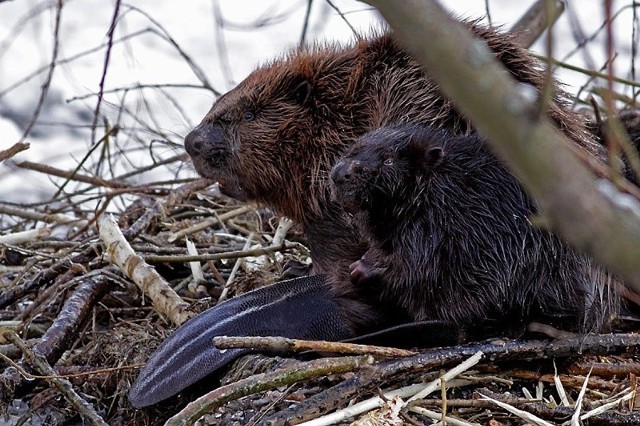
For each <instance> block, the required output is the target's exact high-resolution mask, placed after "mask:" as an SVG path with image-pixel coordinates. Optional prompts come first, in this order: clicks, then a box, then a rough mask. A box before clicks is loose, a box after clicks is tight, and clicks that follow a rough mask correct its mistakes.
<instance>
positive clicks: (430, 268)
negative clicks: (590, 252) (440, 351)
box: [332, 125, 613, 334]
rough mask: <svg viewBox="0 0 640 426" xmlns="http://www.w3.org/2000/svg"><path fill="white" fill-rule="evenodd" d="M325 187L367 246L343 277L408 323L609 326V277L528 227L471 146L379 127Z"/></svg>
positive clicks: (413, 130)
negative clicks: (401, 314)
mask: <svg viewBox="0 0 640 426" xmlns="http://www.w3.org/2000/svg"><path fill="white" fill-rule="evenodd" d="M332 178H333V179H334V186H333V194H334V198H335V199H336V200H337V201H338V202H339V203H340V204H341V205H345V206H347V210H349V211H350V212H352V215H353V216H352V217H353V220H352V222H353V223H354V224H355V225H356V227H357V228H358V229H359V230H360V232H361V234H362V235H364V236H366V238H367V240H368V241H369V244H370V248H369V249H368V251H367V252H366V253H365V254H364V256H363V258H361V259H360V260H359V261H358V262H356V263H355V264H354V265H353V268H352V269H353V270H354V273H355V274H352V278H354V279H355V281H357V282H356V284H357V285H358V286H360V287H361V288H363V289H364V290H363V291H366V289H368V291H370V292H377V297H378V298H379V299H380V300H383V301H385V303H389V302H390V301H393V303H395V304H396V305H397V306H399V307H402V308H403V309H405V310H406V313H407V315H408V316H409V317H410V318H411V319H412V320H415V321H422V320H446V321H451V322H453V323H455V324H457V325H459V326H461V327H462V328H466V327H470V326H478V325H480V324H491V323H494V324H502V325H503V330H502V333H505V332H506V333H507V334H508V332H509V331H511V332H515V333H517V332H518V331H520V332H521V331H522V329H523V328H524V326H525V325H526V324H527V323H528V322H529V321H540V322H546V323H552V324H554V325H558V326H561V327H563V328H568V329H573V330H576V329H577V330H580V331H590V330H600V329H601V328H602V327H603V325H604V324H605V323H606V321H607V320H608V314H609V313H610V312H609V307H610V304H611V303H612V302H613V301H612V300H611V296H610V295H609V294H607V292H606V291H605V289H606V288H607V281H608V280H609V279H610V277H609V275H608V274H607V273H606V272H605V271H604V270H603V269H602V268H600V267H598V266H596V265H595V264H594V263H593V262H592V261H591V260H590V259H589V257H587V256H586V255H583V254H580V253H578V252H576V251H575V250H573V249H571V248H570V247H569V246H568V245H567V244H565V243H563V242H562V241H561V240H560V239H559V238H557V237H556V236H554V235H553V234H552V233H550V232H547V231H545V230H542V229H540V228H537V227H535V226H533V225H532V224H531V221H530V218H531V217H532V216H535V214H536V213H537V208H536V205H535V203H534V202H533V200H532V199H531V198H530V197H529V196H528V195H527V193H526V192H525V191H524V189H523V188H522V187H521V185H520V184H519V183H518V181H517V180H516V179H515V178H514V177H513V176H512V175H511V173H510V172H509V171H508V170H507V169H506V167H505V166H504V165H503V164H502V163H501V162H500V161H499V160H498V159H496V157H495V156H494V155H493V154H492V152H491V151H490V150H489V148H488V146H487V144H486V143H484V142H483V141H482V140H481V139H480V138H479V137H477V136H456V135H454V134H452V133H450V132H444V131H439V130H436V129H433V128H429V127H425V126H411V125H409V126H398V127H389V128H382V129H379V130H376V131H374V132H371V133H369V134H367V135H365V136H364V137H362V138H361V139H360V140H359V141H358V142H357V143H356V144H355V145H354V146H353V147H351V148H350V149H349V150H348V151H347V153H346V154H345V156H344V157H343V158H342V159H341V161H340V162H339V163H338V164H337V165H336V166H335V167H334V170H333V172H332ZM372 271H373V272H372ZM363 276H364V278H363ZM358 281H359V282H358ZM510 328H512V330H509V329H510ZM518 329H519V330H518Z"/></svg>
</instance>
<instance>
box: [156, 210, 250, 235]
mask: <svg viewBox="0 0 640 426" xmlns="http://www.w3.org/2000/svg"><path fill="white" fill-rule="evenodd" d="M251 210H252V209H251V208H250V207H248V206H242V207H238V208H237V209H234V210H231V211H229V212H226V213H223V214H221V215H220V216H218V217H216V218H213V219H210V220H206V221H204V222H200V223H198V224H197V225H194V226H191V227H189V228H185V229H182V230H180V231H178V232H175V233H173V234H171V235H169V238H167V240H168V241H169V242H170V243H172V242H174V241H176V240H177V239H179V238H182V237H186V236H187V235H191V234H193V233H196V232H198V231H202V230H203V229H207V228H209V227H211V226H213V225H216V224H218V223H221V222H223V221H225V220H227V219H231V218H234V217H236V216H240V215H242V214H245V213H249V212H250V211H251Z"/></svg>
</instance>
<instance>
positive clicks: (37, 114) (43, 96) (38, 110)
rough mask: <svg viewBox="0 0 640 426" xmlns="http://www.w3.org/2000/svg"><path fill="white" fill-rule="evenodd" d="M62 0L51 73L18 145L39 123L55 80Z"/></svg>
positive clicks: (59, 8) (59, 5) (55, 33)
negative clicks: (52, 82)
mask: <svg viewBox="0 0 640 426" xmlns="http://www.w3.org/2000/svg"><path fill="white" fill-rule="evenodd" d="M62 5H63V2H62V0H56V18H55V26H54V28H53V51H52V54H51V62H49V72H48V73H47V77H46V78H45V81H44V83H43V84H42V90H41V91H40V98H39V99H38V104H37V105H36V109H35V111H34V112H33V116H32V117H31V120H29V124H27V127H26V128H25V129H24V132H23V133H22V137H21V138H20V141H19V142H18V143H22V142H24V140H25V139H26V138H27V137H29V134H31V130H32V129H33V126H35V125H36V122H37V121H38V117H40V113H41V112H42V107H43V106H44V100H45V99H46V98H47V94H48V93H49V87H50V86H51V80H52V79H53V71H54V70H55V69H56V61H57V59H58V51H59V48H60V46H59V44H60V37H59V35H60V17H61V15H62Z"/></svg>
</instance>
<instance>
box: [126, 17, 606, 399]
mask: <svg viewBox="0 0 640 426" xmlns="http://www.w3.org/2000/svg"><path fill="white" fill-rule="evenodd" d="M468 26H469V29H470V30H471V31H472V32H473V33H474V34H475V35H476V36H478V37H481V38H483V39H484V40H485V41H486V43H487V44H488V46H489V47H490V48H491V49H492V51H493V52H495V55H496V57H497V58H498V59H499V60H500V61H501V62H502V63H503V64H504V66H505V67H506V68H507V69H508V70H509V72H510V73H511V75H512V76H513V77H514V78H515V79H517V80H518V81H520V82H522V83H526V84H529V85H531V86H532V87H534V88H535V89H536V90H538V91H539V90H540V89H541V87H542V86H543V82H544V81H545V74H544V72H543V70H542V68H541V65H540V63H539V61H537V60H536V59H535V58H533V57H532V56H531V55H530V54H529V53H528V51H527V50H525V49H523V48H522V47H520V46H519V45H518V44H516V43H515V42H513V41H512V37H511V36H509V35H505V34H500V33H499V32H497V31H495V30H493V29H490V28H484V27H481V26H479V25H476V24H474V23H469V24H468ZM567 105H568V102H567V101H566V99H565V94H564V93H563V92H562V91H561V90H559V89H558V88H555V92H554V97H553V99H552V100H551V102H549V105H548V110H547V113H548V115H549V117H550V118H551V119H552V121H553V122H555V123H556V125H557V126H558V128H560V129H561V130H562V131H563V132H564V133H565V134H566V135H567V136H568V137H569V138H570V139H571V140H573V141H574V142H575V143H576V145H577V146H579V147H581V148H582V149H583V150H585V151H586V152H588V153H590V154H592V155H599V153H600V151H601V150H602V147H601V146H600V145H599V144H597V143H596V142H594V140H593V137H592V136H591V135H590V134H589V133H588V132H586V131H585V129H584V128H583V125H582V122H581V119H580V117H579V116H578V115H576V114H574V113H572V112H571V111H570V110H569V109H568V106H567ZM403 123H420V124H424V125H430V126H433V127H437V128H446V129H448V130H449V131H450V132H452V133H455V134H469V133H471V132H472V127H471V125H470V124H469V123H468V122H467V121H466V120H465V119H464V117H462V116H461V115H460V114H459V113H458V112H457V111H456V110H455V109H454V106H453V104H452V102H451V101H450V100H449V99H446V98H444V97H443V96H442V94H441V93H440V91H439V89H438V86H437V85H436V83H435V82H434V81H433V80H432V79H431V78H430V77H429V76H428V75H426V74H425V73H424V71H423V70H422V67H421V66H420V64H419V63H418V62H417V61H415V60H414V59H413V58H412V57H411V56H410V55H409V54H408V53H407V52H405V51H404V50H403V49H402V48H401V47H400V46H399V45H398V43H396V41H395V40H394V39H393V36H392V34H390V33H383V34H380V35H375V36H372V37H368V38H361V39H359V40H358V41H357V42H356V43H355V44H353V45H349V46H343V47H341V46H338V45H330V46H315V47H310V48H301V49H299V50H296V51H294V52H292V53H290V54H288V55H286V56H284V57H282V58H280V59H278V60H275V61H274V62H272V63H270V64H267V65H264V66H262V67H260V68H258V69H257V70H255V71H254V72H253V73H251V74H250V75H249V76H248V77H247V78H246V79H245V80H244V81H242V82H241V83H240V84H239V85H238V86H237V87H236V88H235V89H233V90H231V91H230V92H228V93H227V94H225V95H223V96H221V97H220V98H219V99H218V100H217V101H216V102H215V104H214V105H213V107H212V108H211V110H210V111H209V113H208V114H207V115H206V116H205V118H204V119H203V121H202V123H201V124H200V125H199V126H198V127H197V128H195V129H194V130H193V131H192V132H191V133H189V135H187V137H186V138H185V148H186V149H187V152H188V153H189V154H190V156H191V158H192V159H193V163H194V165H195V167H196V170H197V171H198V172H199V173H200V174H201V175H203V176H204V177H208V178H211V179H214V180H217V181H219V182H220V184H221V189H222V191H223V192H225V193H226V194H228V195H230V196H232V197H235V198H237V199H241V200H247V201H253V202H256V203H259V204H261V205H265V206H268V207H270V208H272V209H273V210H274V211H276V212H277V213H279V214H283V215H286V216H289V217H290V218H292V219H294V220H296V221H298V222H299V223H300V224H301V225H302V226H303V229H304V232H305V235H306V237H307V241H308V245H309V248H310V250H311V256H312V259H313V268H314V272H315V273H318V274H326V277H325V278H322V279H317V278H315V279H314V280H315V282H316V284H314V285H318V284H317V283H318V282H322V285H323V286H325V285H326V289H324V288H323V290H322V291H313V292H311V291H310V292H308V294H309V297H307V298H306V299H305V298H304V295H301V294H298V293H296V298H295V300H296V302H293V301H292V302H290V304H289V306H288V307H286V306H285V307H283V306H282V300H283V298H284V299H286V297H287V296H286V295H287V294H289V293H290V289H289V288H288V287H287V288H286V289H285V288H282V287H279V285H277V284H276V285H275V286H272V287H267V288H265V289H264V290H259V294H257V295H253V296H251V297H247V298H244V297H241V299H240V300H237V301H234V300H233V299H232V300H230V301H229V302H227V304H228V303H231V304H232V306H231V307H230V306H229V305H227V306H225V307H224V308H222V306H224V304H223V305H221V307H220V308H219V307H214V308H212V309H210V310H208V311H205V312H204V313H202V314H200V318H199V320H198V321H190V322H187V323H186V324H185V325H184V326H182V327H181V328H180V329H178V330H177V331H176V332H175V333H174V334H173V335H172V336H171V337H170V338H169V339H167V341H165V343H164V344H163V345H162V346H161V347H160V348H159V349H158V350H157V351H156V352H155V353H154V354H153V355H152V357H151V359H150V360H149V362H148V363H147V365H146V366H145V368H144V369H143V370H142V371H141V373H140V376H139V377H138V379H137V380H136V383H135V384H134V387H133V388H132V390H131V392H130V394H129V398H130V400H131V401H132V403H134V405H136V406H144V405H150V404H153V403H155V402H157V401H158V400H161V399H163V398H166V397H167V396H169V395H171V394H172V393H177V392H178V391H180V390H181V389H183V388H184V387H186V386H187V385H189V384H191V383H193V382H195V381H197V380H199V379H201V378H203V377H204V376H206V374H207V373H209V372H212V371H215V370H216V369H217V368H219V367H220V366H222V365H224V364H225V363H226V362H228V361H229V359H230V358H232V357H230V356H229V354H230V353H231V352H229V351H227V352H225V353H224V354H222V353H221V352H220V351H217V350H215V349H214V348H212V347H211V345H210V341H211V337H213V336H215V335H216V333H219V332H224V333H229V330H232V331H233V332H235V333H236V334H244V335H250V334H254V335H255V334H261V335H274V334H279V335H283V334H284V335H289V337H296V336H292V335H291V334H292V329H291V328H290V327H289V325H287V324H286V323H282V322H280V320H279V319H278V320H276V319H274V318H280V317H281V315H279V314H280V313H281V312H280V311H281V310H283V309H289V310H292V312H296V313H298V312H299V313H300V321H299V322H300V324H304V325H306V326H307V327H308V328H309V330H307V332H305V333H303V334H305V335H313V336H315V337H316V338H327V339H328V338H331V339H340V338H349V337H353V336H358V335H361V334H363V333H368V332H372V331H376V330H377V329H379V328H381V327H386V326H393V325H396V324H401V323H403V322H406V321H410V320H411V318H410V316H409V315H407V314H406V309H403V307H398V306H397V305H396V304H394V303H386V302H385V301H381V300H380V298H378V297H376V296H375V295H372V294H371V292H368V291H363V288H361V287H362V286H356V285H353V284H352V283H351V280H350V278H349V273H350V271H349V265H350V264H351V263H353V262H355V261H357V260H358V259H360V257H361V256H362V255H363V254H364V253H365V251H366V250H367V244H366V241H365V240H364V239H363V238H361V237H360V236H359V234H358V231H357V230H356V229H355V228H354V227H353V226H352V225H351V224H350V222H349V218H348V216H347V215H345V213H344V211H343V210H342V209H341V208H340V206H338V205H337V204H336V203H335V202H332V201H331V200H330V191H329V179H328V177H329V171H330V170H331V168H332V167H333V165H334V163H335V162H336V160H337V159H338V158H339V156H340V155H341V154H342V152H344V150H345V149H346V148H348V147H349V146H351V145H353V143H354V142H355V141H356V140H357V139H358V138H359V137H360V136H362V135H363V134H365V133H367V132H369V131H371V130H374V129H377V128H380V127H382V126H388V125H393V124H403ZM309 279H312V277H309ZM311 287H313V286H311ZM365 287H366V286H365ZM320 299H322V300H320ZM257 300H260V301H261V302H260V303H263V305H262V306H254V305H252V304H254V303H256V302H255V301H257ZM301 301H304V302H305V303H307V304H308V305H309V306H312V305H314V304H316V303H318V304H320V303H322V304H324V305H326V306H330V307H333V309H336V310H337V311H338V312H336V315H327V316H326V317H323V318H318V317H317V316H316V315H315V314H316V313H317V312H318V310H317V309H307V308H306V307H305V306H304V305H303V304H300V303H301ZM468 302H469V303H473V300H469V301H468ZM294 303H296V304H297V305H295V306H294ZM247 306H249V307H251V306H253V309H249V308H247V310H246V311H245V313H243V314H242V315H243V316H242V318H244V320H243V321H239V320H238V319H237V317H236V316H234V317H231V318H226V319H224V321H222V322H223V323H224V327H223V328H219V326H218V325H217V324H218V322H220V321H221V320H223V318H221V317H222V316H223V314H222V313H223V312H226V311H230V312H239V311H240V310H241V309H240V308H241V307H247ZM469 309H471V308H469ZM234 315H240V314H234ZM247 316H249V317H250V318H249V320H246V319H247ZM337 317H341V318H342V321H343V322H344V323H343V324H337V323H336V322H335V321H334V320H335V318H337ZM327 318H328V319H327ZM206 323H208V324H211V326H210V327H209V328H208V329H206V328H204V327H203V324H206ZM247 324H253V325H252V326H251V329H247V328H246V327H247ZM345 325H346V326H347V327H346V328H347V329H348V330H349V331H348V332H345V327H344V326H345ZM311 331H312V332H311ZM296 333H300V330H298V331H296ZM421 335H430V333H421ZM434 335H437V332H436V333H435V334H434ZM451 336H452V338H453V339H454V340H455V333H451ZM189 342H191V343H189ZM443 342H446V341H443ZM185 345H188V347H187V348H186V349H185V348H184V346H185ZM178 353H179V354H181V355H180V356H174V355H175V354H178ZM195 354H201V355H202V356H201V358H199V359H202V362H199V363H193V362H189V363H187V364H185V363H184V362H183V358H184V357H185V356H186V357H190V358H193V355H195Z"/></svg>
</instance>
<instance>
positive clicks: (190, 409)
mask: <svg viewBox="0 0 640 426" xmlns="http://www.w3.org/2000/svg"><path fill="white" fill-rule="evenodd" d="M371 363H373V357H371V356H358V357H343V358H323V359H316V360H313V361H308V362H301V363H300V364H298V365H295V366H293V367H287V368H283V369H280V370H276V371H273V372H270V373H262V374H256V375H255V376H251V377H247V378H246V379H242V380H239V381H237V382H234V383H230V384H228V385H225V386H221V387H219V388H218V389H215V390H213V391H211V392H209V393H208V394H206V395H204V396H201V397H200V398H198V399H196V400H195V401H193V402H192V403H190V404H189V405H187V406H186V407H185V408H184V409H183V410H182V411H181V412H179V413H178V414H176V415H175V416H173V417H172V418H170V419H169V420H168V421H167V422H166V423H165V426H178V425H188V424H192V423H193V422H195V421H196V420H197V419H199V418H200V417H201V416H203V415H204V414H206V413H208V412H210V411H212V410H214V409H215V408H217V407H220V406H221V405H223V404H225V403H227V402H229V401H233V400H235V399H238V398H241V397H243V396H247V395H252V394H255V393H257V392H262V391H265V390H269V389H274V388H278V387H280V386H284V385H289V384H292V383H296V382H299V381H302V380H309V379H313V378H316V377H322V376H326V375H329V374H340V373H346V372H349V371H353V370H357V369H359V368H361V367H363V366H367V365H370V364H371Z"/></svg>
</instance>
